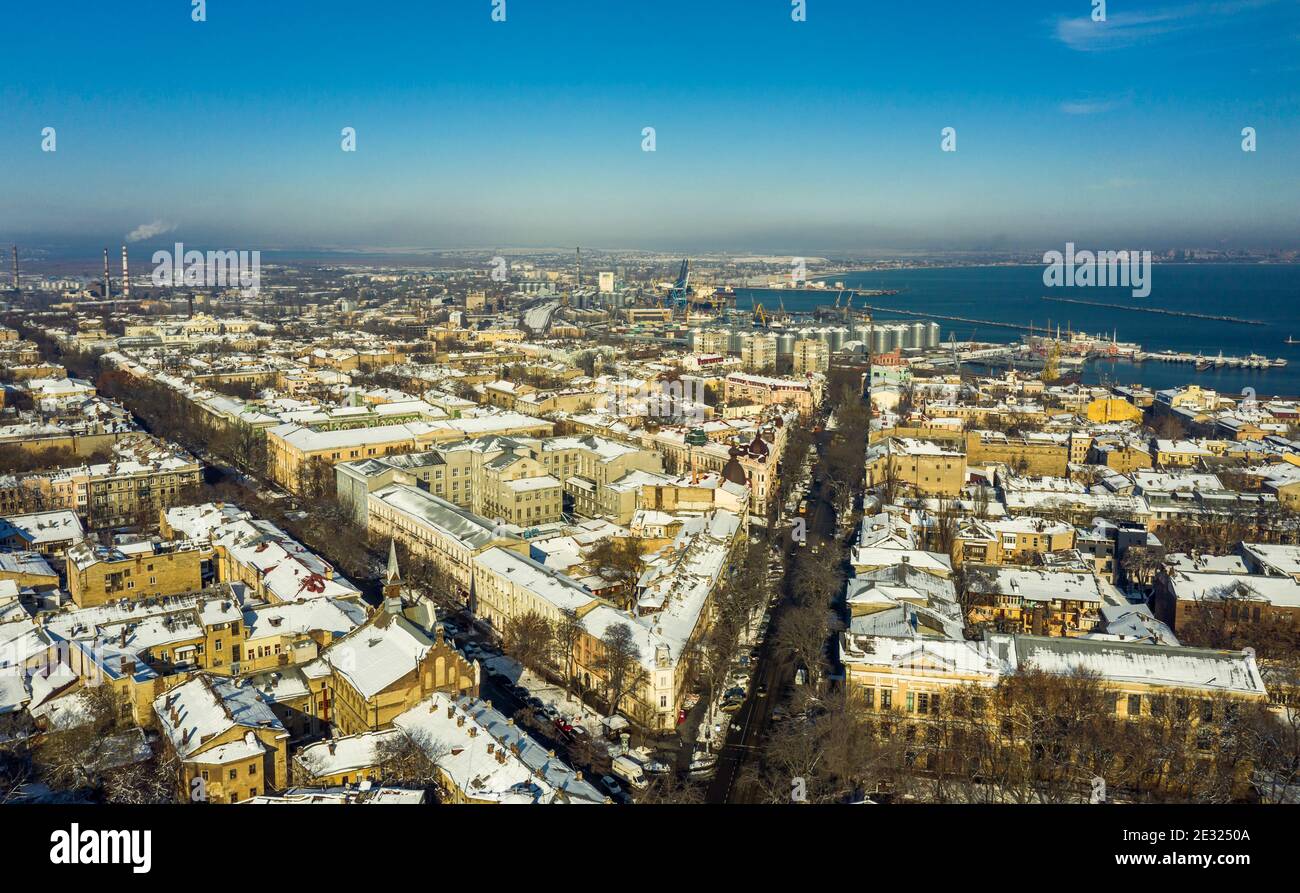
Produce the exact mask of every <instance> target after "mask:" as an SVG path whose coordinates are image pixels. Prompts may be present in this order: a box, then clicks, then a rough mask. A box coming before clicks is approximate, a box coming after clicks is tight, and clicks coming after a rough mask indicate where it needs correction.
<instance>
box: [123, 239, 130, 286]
mask: <svg viewBox="0 0 1300 893" xmlns="http://www.w3.org/2000/svg"><path fill="white" fill-rule="evenodd" d="M122 297H124V298H129V297H131V274H130V272H128V271H127V268H126V246H125V245H123V246H122Z"/></svg>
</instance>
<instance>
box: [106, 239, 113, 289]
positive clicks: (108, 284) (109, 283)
mask: <svg viewBox="0 0 1300 893" xmlns="http://www.w3.org/2000/svg"><path fill="white" fill-rule="evenodd" d="M111 297H113V280H111V279H109V278H108V249H107V248H105V249H104V300H108V299H109V298H111Z"/></svg>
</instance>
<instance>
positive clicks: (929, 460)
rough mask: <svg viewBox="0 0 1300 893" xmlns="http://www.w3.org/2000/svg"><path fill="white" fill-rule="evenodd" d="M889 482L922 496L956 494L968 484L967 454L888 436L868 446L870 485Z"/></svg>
mask: <svg viewBox="0 0 1300 893" xmlns="http://www.w3.org/2000/svg"><path fill="white" fill-rule="evenodd" d="M886 482H892V483H894V485H895V486H897V487H899V488H901V489H902V490H904V491H906V492H909V493H915V494H917V495H920V496H957V495H958V494H959V493H961V490H962V487H964V486H965V485H966V454H965V453H964V452H962V451H961V450H959V449H956V448H954V447H949V446H944V445H941V444H938V443H934V442H931V441H926V440H913V439H911V438H903V437H890V438H887V439H886V440H884V441H882V442H881V443H877V444H872V445H871V446H870V447H868V448H867V485H868V486H871V487H877V486H880V485H881V484H884V483H886Z"/></svg>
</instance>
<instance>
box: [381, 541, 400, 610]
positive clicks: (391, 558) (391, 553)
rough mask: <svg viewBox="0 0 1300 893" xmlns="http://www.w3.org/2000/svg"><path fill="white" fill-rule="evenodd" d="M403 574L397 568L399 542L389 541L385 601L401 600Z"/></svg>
mask: <svg viewBox="0 0 1300 893" xmlns="http://www.w3.org/2000/svg"><path fill="white" fill-rule="evenodd" d="M403 588H404V586H403V584H402V572H401V570H399V569H398V567H397V540H395V539H390V540H389V541H388V570H387V571H385V572H384V601H387V600H388V599H390V598H395V599H401V597H402V589H403Z"/></svg>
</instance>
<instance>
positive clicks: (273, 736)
mask: <svg viewBox="0 0 1300 893" xmlns="http://www.w3.org/2000/svg"><path fill="white" fill-rule="evenodd" d="M153 707H154V714H155V716H156V717H157V720H158V725H159V727H160V729H161V730H162V734H163V738H164V739H165V740H166V742H167V744H168V746H169V747H170V749H171V750H172V751H173V752H174V753H175V754H176V756H177V758H178V759H179V760H180V763H181V773H180V796H181V799H182V800H186V801H189V802H195V803H237V802H239V801H240V800H246V799H248V798H249V797H256V796H259V795H261V794H264V793H266V792H268V791H276V790H283V789H284V788H285V787H286V785H287V783H288V780H289V772H288V739H289V734H288V732H287V731H286V730H285V728H284V725H283V724H281V722H280V720H279V719H277V718H276V716H275V714H274V713H273V712H272V710H271V708H270V707H269V706H268V705H267V703H266V700H265V699H264V698H263V697H262V696H261V694H260V693H258V691H257V690H256V689H255V688H253V687H252V686H250V685H241V684H239V683H237V682H234V681H232V680H230V679H225V678H222V677H219V676H210V675H208V674H206V673H200V674H199V675H198V676H196V677H195V678H193V679H191V680H189V681H188V682H185V683H183V684H181V685H178V686H176V687H175V688H174V689H172V690H171V691H170V692H168V693H166V694H164V695H160V696H159V697H158V698H157V699H156V700H155V701H154V702H153Z"/></svg>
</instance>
